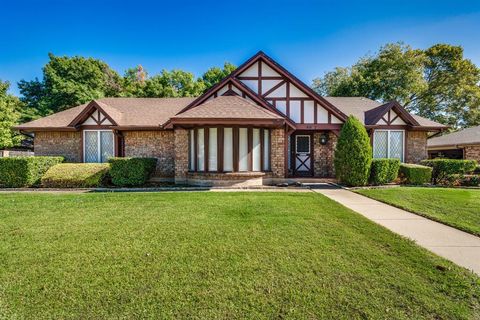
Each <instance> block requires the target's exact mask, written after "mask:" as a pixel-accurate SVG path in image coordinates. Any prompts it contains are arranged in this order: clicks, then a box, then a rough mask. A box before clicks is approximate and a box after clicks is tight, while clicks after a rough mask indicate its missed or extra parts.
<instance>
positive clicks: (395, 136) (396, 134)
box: [373, 130, 405, 162]
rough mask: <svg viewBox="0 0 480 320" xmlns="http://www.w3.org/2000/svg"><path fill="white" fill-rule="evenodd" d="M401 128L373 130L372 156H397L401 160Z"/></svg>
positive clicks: (402, 154)
mask: <svg viewBox="0 0 480 320" xmlns="http://www.w3.org/2000/svg"><path fill="white" fill-rule="evenodd" d="M404 135H405V131H403V130H375V131H374V132H373V157H374V158H397V159H400V161H402V162H403V157H404V149H405V148H404Z"/></svg>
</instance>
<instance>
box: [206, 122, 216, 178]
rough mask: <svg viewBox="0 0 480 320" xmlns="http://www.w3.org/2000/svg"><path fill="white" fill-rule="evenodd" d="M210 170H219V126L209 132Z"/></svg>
mask: <svg viewBox="0 0 480 320" xmlns="http://www.w3.org/2000/svg"><path fill="white" fill-rule="evenodd" d="M208 171H217V128H210V129H209V132H208Z"/></svg>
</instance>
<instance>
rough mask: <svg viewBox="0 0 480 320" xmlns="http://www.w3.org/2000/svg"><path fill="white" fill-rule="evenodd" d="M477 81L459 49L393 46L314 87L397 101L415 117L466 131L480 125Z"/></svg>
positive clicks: (326, 92)
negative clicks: (419, 116)
mask: <svg viewBox="0 0 480 320" xmlns="http://www.w3.org/2000/svg"><path fill="white" fill-rule="evenodd" d="M479 83H480V70H479V68H478V67H477V66H475V65H474V64H473V63H472V62H471V61H470V60H468V59H465V58H464V57H463V49H462V48H461V47H458V46H451V45H447V44H438V45H435V46H432V47H431V48H429V49H427V50H419V49H413V48H411V47H410V46H407V45H404V44H401V43H395V44H387V45H385V46H383V47H381V48H380V50H379V51H378V52H377V53H376V54H374V55H370V56H366V57H363V58H361V59H360V60H359V61H358V62H357V63H355V64H354V65H352V66H351V67H347V68H340V67H339V68H336V69H334V70H333V71H331V72H328V73H326V74H325V75H324V76H323V77H322V78H317V79H315V80H314V81H313V88H314V89H315V90H316V91H317V92H319V93H320V94H322V95H328V96H364V97H368V98H370V99H374V100H379V101H388V100H397V101H399V102H400V103H401V104H402V105H404V106H406V107H407V108H408V109H409V110H411V111H413V112H415V113H417V114H419V115H422V116H425V117H427V118H430V119H432V120H435V121H438V122H441V123H444V124H447V125H451V126H453V127H464V126H471V125H475V124H480V114H479V112H480V111H479V108H480V86H479Z"/></svg>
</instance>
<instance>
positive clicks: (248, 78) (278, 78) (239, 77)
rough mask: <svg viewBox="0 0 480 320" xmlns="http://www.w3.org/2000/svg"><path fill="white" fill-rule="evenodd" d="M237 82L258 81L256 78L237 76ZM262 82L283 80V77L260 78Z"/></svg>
mask: <svg viewBox="0 0 480 320" xmlns="http://www.w3.org/2000/svg"><path fill="white" fill-rule="evenodd" d="M236 78H237V79H239V80H258V77H252V76H238V77H236ZM262 80H283V77H281V76H265V77H262Z"/></svg>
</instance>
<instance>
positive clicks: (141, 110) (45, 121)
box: [16, 98, 194, 130]
mask: <svg viewBox="0 0 480 320" xmlns="http://www.w3.org/2000/svg"><path fill="white" fill-rule="evenodd" d="M193 99H194V98H103V99H97V100H94V102H96V103H97V104H98V105H99V106H100V107H101V108H102V109H103V110H104V111H105V112H106V113H108V115H109V116H110V117H111V118H112V119H113V120H114V121H115V122H116V123H117V125H118V126H119V127H156V126H161V125H163V124H165V122H167V121H168V120H169V119H170V118H171V117H172V116H174V115H175V114H177V113H178V112H179V111H180V110H182V109H183V108H184V107H185V106H186V105H188V104H189V103H191V102H192V101H193ZM88 105H89V104H82V105H80V106H77V107H74V108H71V109H68V110H65V111H61V112H57V113H55V114H52V115H50V116H47V117H44V118H40V119H38V120H34V121H31V122H27V123H25V124H22V125H19V126H17V127H16V128H17V129H19V130H29V129H34V128H43V129H48V128H55V129H58V128H68V126H69V124H70V123H71V122H72V121H73V120H74V119H75V118H76V117H77V116H78V115H79V114H80V113H81V112H82V111H83V110H84V109H85V108H86V107H87V106H88Z"/></svg>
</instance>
